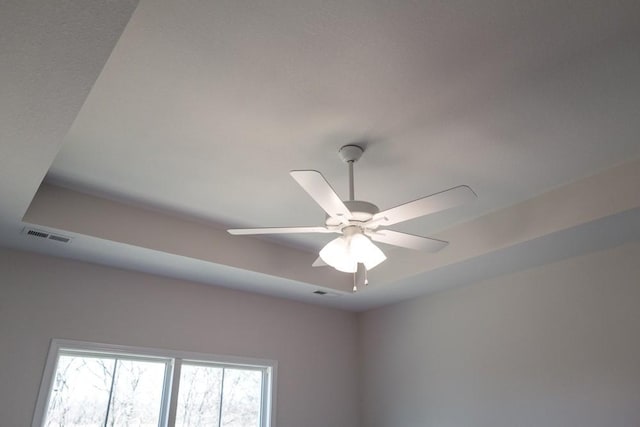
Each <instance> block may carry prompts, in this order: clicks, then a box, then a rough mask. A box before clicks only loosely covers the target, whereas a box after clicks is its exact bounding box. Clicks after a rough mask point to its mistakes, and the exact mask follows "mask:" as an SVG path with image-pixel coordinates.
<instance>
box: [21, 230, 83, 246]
mask: <svg viewBox="0 0 640 427" xmlns="http://www.w3.org/2000/svg"><path fill="white" fill-rule="evenodd" d="M22 233H23V234H26V235H27V236H33V237H38V238H40V239H47V240H53V241H55V242H60V243H69V242H71V237H67V236H62V235H60V234H53V233H48V232H46V231H42V230H37V229H34V228H26V227H25V228H24V229H23V230H22Z"/></svg>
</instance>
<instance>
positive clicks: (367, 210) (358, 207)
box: [325, 200, 380, 226]
mask: <svg viewBox="0 0 640 427" xmlns="http://www.w3.org/2000/svg"><path fill="white" fill-rule="evenodd" d="M344 204H345V206H346V207H347V208H348V209H349V211H351V214H352V216H351V219H350V220H349V221H357V222H365V221H369V220H370V219H371V218H372V217H373V216H374V215H375V214H377V213H378V212H380V209H378V207H377V206H376V205H374V204H373V203H369V202H365V201H363V200H347V201H345V202H344ZM325 224H326V225H331V226H337V225H340V224H341V223H340V221H339V220H338V219H337V218H331V217H329V216H327V219H326V221H325Z"/></svg>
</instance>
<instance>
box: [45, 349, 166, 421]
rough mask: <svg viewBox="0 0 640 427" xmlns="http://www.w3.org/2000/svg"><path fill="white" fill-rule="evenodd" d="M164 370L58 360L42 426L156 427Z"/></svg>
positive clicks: (154, 365)
mask: <svg viewBox="0 0 640 427" xmlns="http://www.w3.org/2000/svg"><path fill="white" fill-rule="evenodd" d="M165 368H166V363H165V362H160V361H158V362H157V361H140V360H126V359H120V358H119V357H118V356H103V355H101V356H95V357H94V356H85V355H83V356H73V355H60V357H59V358H58V366H57V368H56V373H55V375H54V378H53V384H52V389H51V396H50V398H49V405H48V408H47V414H46V417H45V423H44V425H45V426H76V427H80V426H81V427H94V426H95V427H98V426H100V427H104V426H139V427H142V426H154V427H156V426H158V422H159V420H160V407H161V403H162V392H163V387H164V373H165ZM109 396H111V401H109ZM109 404H110V405H109ZM107 418H108V419H107ZM105 420H106V421H107V422H105Z"/></svg>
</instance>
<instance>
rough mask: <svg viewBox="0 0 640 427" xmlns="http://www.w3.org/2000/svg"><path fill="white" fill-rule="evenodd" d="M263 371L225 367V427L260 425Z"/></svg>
mask: <svg viewBox="0 0 640 427" xmlns="http://www.w3.org/2000/svg"><path fill="white" fill-rule="evenodd" d="M261 401H262V371H255V370H245V369H228V368H227V369H225V373H224V391H223V398H222V423H221V424H220V425H221V426H225V427H260V406H261Z"/></svg>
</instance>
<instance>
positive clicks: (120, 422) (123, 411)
mask: <svg viewBox="0 0 640 427" xmlns="http://www.w3.org/2000/svg"><path fill="white" fill-rule="evenodd" d="M165 367H166V365H165V363H164V362H155V361H140V360H126V359H118V361H117V364H116V369H115V376H114V382H113V395H112V397H111V407H110V409H109V419H108V422H107V424H106V425H107V426H141V427H142V426H157V425H158V422H159V421H160V407H161V405H162V388H163V384H164V371H165Z"/></svg>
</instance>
